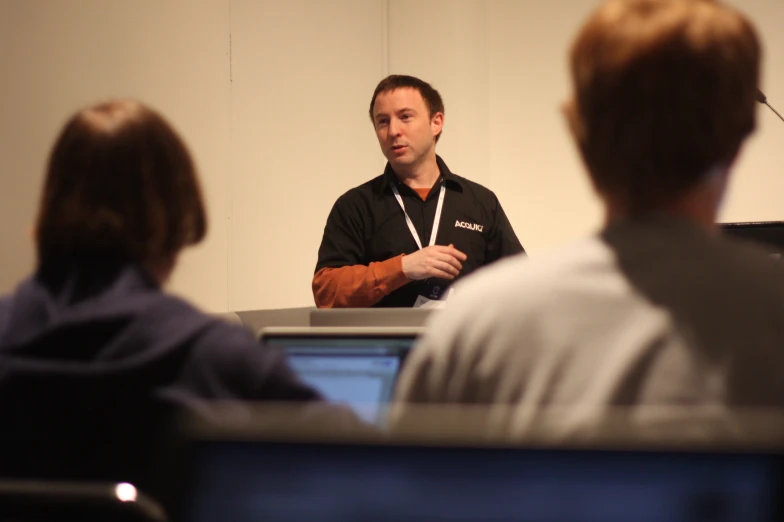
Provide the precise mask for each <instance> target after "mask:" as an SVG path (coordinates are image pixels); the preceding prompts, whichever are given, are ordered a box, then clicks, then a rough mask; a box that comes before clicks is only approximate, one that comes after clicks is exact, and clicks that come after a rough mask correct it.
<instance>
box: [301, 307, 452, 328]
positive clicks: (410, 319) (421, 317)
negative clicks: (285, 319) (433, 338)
mask: <svg viewBox="0 0 784 522" xmlns="http://www.w3.org/2000/svg"><path fill="white" fill-rule="evenodd" d="M432 313H438V310H435V309H432V308H316V309H314V310H311V312H310V326H331V327H337V326H341V327H344V326H357V327H390V326H403V327H418V326H423V325H424V324H425V322H426V321H427V320H428V318H429V317H430V315H431V314H432Z"/></svg>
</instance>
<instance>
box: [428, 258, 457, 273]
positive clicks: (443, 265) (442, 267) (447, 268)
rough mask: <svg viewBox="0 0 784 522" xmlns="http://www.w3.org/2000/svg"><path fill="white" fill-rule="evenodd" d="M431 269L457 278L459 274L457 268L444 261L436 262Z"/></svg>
mask: <svg viewBox="0 0 784 522" xmlns="http://www.w3.org/2000/svg"><path fill="white" fill-rule="evenodd" d="M452 261H454V259H452ZM433 268H434V269H436V270H439V271H441V272H445V273H447V274H451V275H452V276H457V275H458V274H459V273H460V269H459V268H457V267H456V266H454V265H453V264H452V263H449V262H446V261H438V262H437V264H436V265H434V266H433Z"/></svg>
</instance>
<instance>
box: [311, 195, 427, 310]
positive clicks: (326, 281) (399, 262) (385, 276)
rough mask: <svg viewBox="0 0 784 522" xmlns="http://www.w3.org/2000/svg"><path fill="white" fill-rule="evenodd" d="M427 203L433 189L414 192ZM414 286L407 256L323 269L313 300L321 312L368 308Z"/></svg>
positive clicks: (315, 287)
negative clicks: (406, 266) (406, 269)
mask: <svg viewBox="0 0 784 522" xmlns="http://www.w3.org/2000/svg"><path fill="white" fill-rule="evenodd" d="M414 190H415V191H416V193H417V194H419V197H420V198H422V199H423V200H424V199H425V198H427V195H428V194H429V193H430V189H428V188H422V189H414ZM409 282H410V279H408V277H406V275H405V274H404V273H403V255H402V254H401V255H399V256H396V257H393V258H390V259H387V260H386V261H379V262H375V263H370V265H368V266H365V265H352V266H342V267H340V268H329V267H327V268H322V269H321V270H319V271H318V272H316V275H314V276H313V298H314V300H315V301H316V306H318V307H319V308H367V307H370V306H373V305H374V304H376V303H378V302H379V301H380V300H381V299H383V298H384V297H385V296H387V295H389V294H390V293H392V292H394V291H395V290H397V289H398V288H400V287H402V286H403V285H405V284H407V283H409Z"/></svg>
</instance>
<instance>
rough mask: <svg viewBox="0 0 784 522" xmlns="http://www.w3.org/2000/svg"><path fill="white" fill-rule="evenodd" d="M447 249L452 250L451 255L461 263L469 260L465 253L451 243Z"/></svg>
mask: <svg viewBox="0 0 784 522" xmlns="http://www.w3.org/2000/svg"><path fill="white" fill-rule="evenodd" d="M447 248H449V249H450V252H449V253H450V254H452V255H453V256H455V257H456V258H458V259H459V260H460V261H465V260H466V259H468V256H467V255H465V254H464V253H463V252H461V251H459V250H458V249H456V248H455V246H454V245H453V244H452V243H450V244H449V246H448V247H447Z"/></svg>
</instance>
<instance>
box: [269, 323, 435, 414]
mask: <svg viewBox="0 0 784 522" xmlns="http://www.w3.org/2000/svg"><path fill="white" fill-rule="evenodd" d="M421 333H422V329H421V328H407V327H388V328H381V327H379V328H360V327H357V328H301V327H292V328H267V329H264V330H262V331H261V335H260V337H259V342H260V343H261V345H262V346H263V347H265V348H272V349H279V350H281V351H283V353H284V354H285V356H286V359H287V360H288V362H289V364H290V365H291V367H292V368H293V369H294V371H295V372H296V373H297V374H298V375H299V377H300V378H301V379H302V380H303V381H304V382H306V383H308V384H310V385H311V386H313V387H314V388H316V389H317V390H318V391H319V392H321V394H322V395H324V396H325V397H326V398H327V399H328V400H329V401H331V402H336V403H344V404H347V405H349V406H351V408H352V409H353V410H354V411H355V412H356V413H357V414H358V415H359V416H360V417H361V418H362V419H363V420H365V421H367V422H369V423H372V424H375V425H377V426H382V425H383V424H384V422H385V419H386V410H387V405H388V404H389V403H390V402H391V400H392V395H393V393H394V388H395V383H396V382H397V378H398V375H399V374H400V371H401V370H402V369H403V365H404V363H405V360H406V358H407V357H408V354H409V352H410V351H411V348H412V345H413V344H414V341H415V340H416V338H417V337H418V336H419V335H420V334H421Z"/></svg>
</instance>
